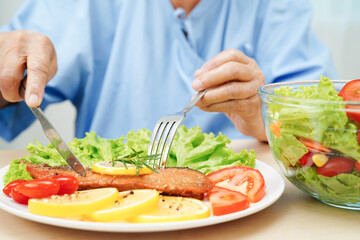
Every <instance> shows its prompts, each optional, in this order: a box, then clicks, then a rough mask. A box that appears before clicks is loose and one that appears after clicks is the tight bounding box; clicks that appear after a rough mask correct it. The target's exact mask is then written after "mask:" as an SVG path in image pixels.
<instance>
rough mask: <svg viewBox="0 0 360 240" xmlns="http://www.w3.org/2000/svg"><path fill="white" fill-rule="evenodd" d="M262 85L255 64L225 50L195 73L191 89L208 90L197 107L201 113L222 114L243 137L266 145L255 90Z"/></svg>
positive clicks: (260, 73) (236, 53) (234, 51)
mask: <svg viewBox="0 0 360 240" xmlns="http://www.w3.org/2000/svg"><path fill="white" fill-rule="evenodd" d="M264 83H265V78H264V74H263V73H262V71H261V70H260V68H259V67H258V65H257V63H256V62H255V60H253V59H252V58H249V57H248V56H246V55H245V54H244V53H243V52H241V51H239V50H236V49H228V50H225V51H223V52H221V53H219V54H218V55H217V56H215V57H214V58H212V59H210V60H209V61H208V62H206V63H205V64H204V65H203V66H202V67H201V68H200V69H199V70H197V71H196V72H195V80H194V82H193V84H192V87H193V89H194V90H196V91H201V90H204V89H208V91H207V92H206V94H205V95H204V97H203V98H202V99H201V100H200V101H199V102H198V103H197V105H196V106H197V107H199V108H200V109H201V110H203V111H207V112H222V113H225V114H226V116H227V117H228V118H229V119H230V120H231V121H232V122H233V123H234V125H235V127H236V128H237V129H238V130H239V131H240V132H241V133H243V134H244V135H247V136H253V137H255V138H257V139H258V140H260V141H266V135H265V128H264V124H263V120H262V116H261V103H260V98H259V97H258V95H257V90H258V88H259V87H260V86H262V85H263V84H264Z"/></svg>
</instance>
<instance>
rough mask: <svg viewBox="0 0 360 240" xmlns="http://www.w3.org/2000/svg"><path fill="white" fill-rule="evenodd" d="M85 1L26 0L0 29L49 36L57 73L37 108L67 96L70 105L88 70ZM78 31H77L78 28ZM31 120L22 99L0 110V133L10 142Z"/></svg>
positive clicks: (86, 4)
mask: <svg viewBox="0 0 360 240" xmlns="http://www.w3.org/2000/svg"><path fill="white" fill-rule="evenodd" d="M88 4H89V3H88V1H66V0H65V1H44V0H28V1H25V2H24V4H23V5H22V6H21V7H20V9H19V11H18V12H17V13H16V14H15V16H14V18H13V19H12V20H11V22H10V23H9V24H8V25H6V26H3V27H2V28H1V29H0V31H13V30H31V31H35V32H38V33H43V34H45V35H46V36H48V37H49V38H50V40H51V41H52V43H53V44H54V47H55V49H56V52H57V59H58V72H57V74H56V76H55V77H54V78H53V79H52V80H51V81H50V82H49V84H48V86H47V87H46V89H45V95H44V99H43V102H42V104H41V106H40V107H41V108H42V109H45V108H46V107H47V106H48V105H49V104H51V103H57V102H61V101H64V100H67V99H69V100H70V101H71V102H72V103H73V104H74V103H76V102H77V100H78V99H77V96H78V95H79V94H78V91H79V89H80V88H81V85H82V84H83V82H82V81H83V79H84V78H86V76H87V75H88V74H89V71H90V69H92V62H93V61H92V55H91V52H92V50H91V38H90V37H88V36H87V35H88V34H90V24H91V21H89V18H90V17H89V6H88ZM80 30H81V31H80ZM34 120H35V117H34V116H33V114H32V112H31V111H30V109H28V107H27V106H26V104H25V103H24V102H19V103H16V104H13V105H12V106H9V107H6V108H4V109H1V110H0V129H1V131H0V136H1V137H2V138H3V139H5V140H6V141H11V140H12V139H14V138H15V137H16V136H18V135H19V134H20V133H21V132H22V131H23V130H24V129H26V128H27V127H29V126H30V125H31V123H32V122H33V121H34Z"/></svg>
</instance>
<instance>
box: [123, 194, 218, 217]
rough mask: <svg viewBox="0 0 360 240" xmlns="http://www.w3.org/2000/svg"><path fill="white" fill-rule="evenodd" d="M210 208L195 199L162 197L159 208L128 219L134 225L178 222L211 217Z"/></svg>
mask: <svg viewBox="0 0 360 240" xmlns="http://www.w3.org/2000/svg"><path fill="white" fill-rule="evenodd" d="M210 215H211V213H210V208H209V207H208V206H207V205H206V204H205V203H204V202H203V201H200V200H198V199H194V198H183V197H173V196H160V197H159V201H158V207H157V208H155V209H154V210H152V211H149V212H145V213H143V214H140V215H137V216H135V217H133V218H130V219H128V221H129V222H133V223H156V222H177V221H186V220H195V219H201V218H207V217H210Z"/></svg>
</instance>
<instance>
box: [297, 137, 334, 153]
mask: <svg viewBox="0 0 360 240" xmlns="http://www.w3.org/2000/svg"><path fill="white" fill-rule="evenodd" d="M298 140H299V141H300V142H301V143H302V144H304V145H305V146H306V147H307V148H308V149H309V150H310V151H314V152H327V153H330V152H331V150H330V149H328V148H326V147H324V146H323V145H322V144H321V143H318V142H315V141H313V140H310V139H305V138H300V137H298Z"/></svg>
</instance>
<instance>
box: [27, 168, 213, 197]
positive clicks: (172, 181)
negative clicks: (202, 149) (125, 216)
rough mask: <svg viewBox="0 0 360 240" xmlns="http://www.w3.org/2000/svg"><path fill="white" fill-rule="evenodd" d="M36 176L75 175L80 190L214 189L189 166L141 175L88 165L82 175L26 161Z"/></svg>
mask: <svg viewBox="0 0 360 240" xmlns="http://www.w3.org/2000/svg"><path fill="white" fill-rule="evenodd" d="M24 164H25V165H26V167H27V171H28V172H29V173H30V175H31V176H32V177H33V178H51V177H53V176H56V175H72V176H74V177H76V178H77V179H78V180H79V190H86V189H95V188H103V187H114V188H117V189H118V190H119V191H126V190H133V189H156V190H158V191H161V192H163V194H166V195H174V196H183V197H193V198H197V199H203V198H204V195H205V193H207V192H209V191H210V190H211V189H212V187H213V186H212V183H211V181H210V180H209V179H208V178H207V177H206V176H205V175H204V174H202V173H201V172H198V171H195V170H191V169H188V168H165V169H157V171H158V172H159V173H152V174H146V175H140V176H136V175H135V176H134V175H107V174H99V173H96V172H93V171H91V170H90V169H87V172H86V177H82V176H80V175H79V174H77V173H76V172H75V171H74V170H72V169H71V168H70V167H69V166H58V167H50V166H49V165H47V164H37V163H29V162H24Z"/></svg>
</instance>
